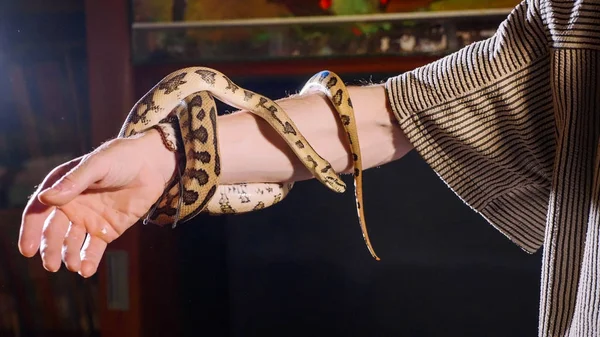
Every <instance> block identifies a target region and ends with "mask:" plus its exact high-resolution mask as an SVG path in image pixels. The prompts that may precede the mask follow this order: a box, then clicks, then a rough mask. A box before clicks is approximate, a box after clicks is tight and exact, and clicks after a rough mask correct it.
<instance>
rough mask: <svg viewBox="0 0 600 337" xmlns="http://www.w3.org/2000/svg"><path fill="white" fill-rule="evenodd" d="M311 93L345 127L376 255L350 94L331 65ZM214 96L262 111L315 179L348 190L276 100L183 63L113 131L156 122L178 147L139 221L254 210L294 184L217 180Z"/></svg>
mask: <svg viewBox="0 0 600 337" xmlns="http://www.w3.org/2000/svg"><path fill="white" fill-rule="evenodd" d="M312 92H317V93H320V94H323V95H325V96H326V97H327V98H328V100H329V101H330V102H331V103H332V105H333V107H334V108H335V110H336V112H337V114H338V116H339V119H340V122H341V124H342V125H343V127H344V130H345V131H346V135H347V141H348V143H349V147H350V150H351V156H352V162H353V167H354V170H353V178H354V186H355V189H354V190H355V193H354V196H355V201H356V209H357V215H358V219H359V224H360V227H361V232H362V236H363V239H364V241H365V243H366V246H367V248H368V250H369V252H370V254H371V256H372V257H373V258H375V259H376V260H377V261H379V260H380V258H379V257H378V256H377V254H376V253H375V251H374V249H373V247H372V244H371V241H370V239H369V235H368V231H367V226H366V222H365V215H364V207H363V188H362V171H363V168H362V159H361V151H360V143H359V139H358V130H357V124H356V118H355V116H354V109H353V106H352V101H351V99H350V95H349V93H348V90H347V88H346V86H345V84H344V82H343V81H342V79H341V78H340V77H339V76H338V75H337V74H335V73H334V72H332V71H329V70H323V71H320V72H318V73H316V74H314V75H313V76H312V77H310V79H309V80H308V81H307V82H306V83H305V85H304V86H303V87H302V89H301V90H300V92H299V96H302V95H307V94H309V93H312ZM215 98H216V99H218V100H219V101H221V102H224V103H225V104H228V105H230V106H232V107H234V108H237V109H240V110H247V111H249V112H251V113H253V114H255V115H257V116H259V117H260V118H262V119H263V120H264V121H266V122H267V123H268V124H269V125H270V126H271V127H272V128H273V129H274V130H275V131H276V132H277V134H278V135H279V136H280V137H282V138H283V140H284V141H285V142H286V144H287V145H288V146H289V147H290V149H291V150H292V151H293V152H294V154H295V155H296V156H297V157H298V158H299V160H300V161H301V162H302V164H303V165H304V166H305V167H306V168H307V169H308V170H309V172H310V173H311V174H312V175H313V176H314V177H315V178H316V179H317V180H318V181H319V182H320V183H322V184H323V185H324V186H326V187H327V188H328V189H330V190H332V191H334V192H336V193H343V192H345V191H346V184H345V183H344V181H343V180H342V179H341V177H340V175H339V174H338V173H337V172H335V170H334V169H333V168H332V166H331V164H330V163H329V162H328V161H327V160H326V159H325V158H323V157H322V156H321V155H319V154H318V153H317V152H316V151H315V149H314V148H313V147H312V146H311V144H310V143H309V142H308V141H307V139H306V138H305V137H304V136H303V135H302V134H301V133H300V131H299V129H298V128H297V126H296V125H295V123H294V122H293V121H292V119H291V118H290V117H289V116H288V115H287V114H286V112H285V111H284V109H283V108H282V107H281V106H280V105H279V104H278V103H277V102H275V101H273V100H271V99H269V98H268V97H266V96H264V95H261V94H259V93H257V92H254V91H251V90H248V89H245V88H243V87H241V86H239V85H237V84H236V83H235V82H233V81H232V80H231V79H230V78H229V77H227V76H226V75H225V74H223V73H222V72H220V71H218V70H216V69H212V68H208V67H200V66H197V67H187V68H183V69H179V70H176V71H174V72H172V73H170V74H168V75H166V76H165V77H164V78H162V79H161V80H160V81H159V82H158V83H157V84H156V85H154V86H153V87H152V88H151V89H150V90H149V91H148V92H146V94H144V95H143V96H142V97H141V98H140V99H139V100H138V101H137V102H136V103H135V104H134V106H133V107H132V108H131V110H130V111H129V114H128V115H127V117H126V119H125V121H124V123H123V125H122V126H121V129H120V131H119V134H118V136H117V138H128V137H133V136H135V135H139V134H142V133H144V132H147V131H148V130H150V129H156V130H158V131H159V134H160V135H161V137H162V140H163V143H164V145H165V146H166V147H167V148H168V149H169V150H170V151H173V152H176V153H178V154H179V160H178V165H177V170H176V171H177V174H176V175H174V177H173V178H172V179H171V181H170V183H169V184H167V186H166V187H165V189H164V192H163V195H162V196H161V197H160V198H159V200H158V201H157V202H156V203H155V204H154V205H153V207H152V208H151V209H150V210H149V211H148V212H147V214H146V215H145V219H144V224H147V223H150V222H152V223H154V224H157V225H159V226H164V225H167V224H171V225H172V226H173V227H175V225H176V224H177V223H178V222H179V223H183V222H186V221H188V220H190V219H191V218H193V217H194V216H196V215H197V214H199V213H202V212H204V213H208V214H211V215H219V214H242V213H247V212H252V211H257V210H261V209H264V208H267V207H270V206H273V205H275V204H277V203H279V202H280V201H281V200H283V199H284V198H285V197H286V196H287V195H288V194H289V193H290V191H291V189H292V188H293V186H294V182H285V183H283V182H260V183H254V182H252V183H239V184H220V183H219V177H220V173H221V165H220V157H219V155H220V151H219V142H218V139H217V127H218V125H217V121H218V118H217V116H218V115H217V107H216V102H215ZM179 149H181V150H180V151H178V150H179Z"/></svg>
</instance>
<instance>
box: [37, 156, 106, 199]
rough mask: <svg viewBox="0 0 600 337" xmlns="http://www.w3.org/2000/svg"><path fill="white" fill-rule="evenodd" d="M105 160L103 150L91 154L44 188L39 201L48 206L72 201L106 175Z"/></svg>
mask: <svg viewBox="0 0 600 337" xmlns="http://www.w3.org/2000/svg"><path fill="white" fill-rule="evenodd" d="M105 162H106V161H105V160H103V159H102V156H101V152H96V153H92V154H90V155H89V156H87V157H85V158H84V159H83V160H82V161H81V162H80V163H79V164H78V165H77V166H75V167H73V168H72V169H71V170H70V171H68V172H67V173H65V174H64V175H63V176H62V177H61V178H60V179H59V180H57V181H56V182H55V183H54V184H53V185H52V186H50V187H49V188H47V189H45V190H43V191H42V192H41V193H40V194H39V195H38V199H39V201H40V202H41V203H43V204H45V205H48V206H62V205H64V204H66V203H68V202H70V201H71V200H73V199H74V198H75V197H77V196H78V195H79V194H81V193H82V192H83V191H85V190H86V189H88V188H89V187H90V185H92V184H94V183H96V182H97V181H99V180H101V179H102V178H104V177H105V176H106V174H107V172H108V166H107V165H106V164H105Z"/></svg>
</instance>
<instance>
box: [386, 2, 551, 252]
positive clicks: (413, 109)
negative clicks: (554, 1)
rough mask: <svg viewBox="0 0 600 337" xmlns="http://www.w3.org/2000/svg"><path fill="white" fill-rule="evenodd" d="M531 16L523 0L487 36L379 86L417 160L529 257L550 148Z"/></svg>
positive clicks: (546, 94) (538, 39)
mask: <svg viewBox="0 0 600 337" xmlns="http://www.w3.org/2000/svg"><path fill="white" fill-rule="evenodd" d="M538 10H539V8H538V6H537V4H536V2H535V1H533V0H528V1H523V2H522V3H520V4H519V5H518V6H517V7H515V9H514V10H513V11H512V12H511V13H510V15H509V16H508V17H507V18H506V20H504V21H503V23H502V24H501V25H500V27H499V28H498V30H497V31H496V34H495V35H494V36H493V37H491V38H489V39H487V40H484V41H480V42H476V43H473V44H471V45H469V46H467V47H465V48H463V49H462V50H460V51H458V52H456V53H453V54H451V55H448V56H446V57H444V58H442V59H440V60H438V61H436V62H434V63H431V64H428V65H426V66H423V67H421V68H417V69H415V70H413V71H411V72H407V73H404V74H401V75H399V76H397V77H393V78H390V79H389V80H388V81H387V83H386V90H387V93H388V98H389V100H390V103H391V106H392V109H393V111H394V114H395V115H396V117H397V119H398V121H399V123H400V126H401V127H402V129H403V130H404V132H405V134H406V136H407V137H408V138H409V140H410V141H411V142H412V144H413V145H414V147H415V149H416V150H417V151H418V152H419V153H420V155H421V156H422V158H423V159H424V160H425V161H426V162H427V163H428V164H429V165H430V166H431V167H432V168H433V170H435V172H436V173H437V174H438V175H439V176H440V178H441V179H442V180H443V181H444V182H445V183H446V184H447V185H448V186H449V187H450V188H451V189H452V190H453V191H454V192H455V193H456V194H457V195H458V196H459V197H460V198H461V199H462V200H463V201H464V202H465V203H466V204H468V205H469V206H470V207H471V208H473V209H474V210H475V211H477V212H478V213H479V214H481V215H482V216H483V217H484V218H485V219H486V220H487V221H488V222H489V223H490V224H492V225H493V226H494V227H495V228H496V229H498V230H499V231H500V232H501V233H503V234H504V235H506V236H507V237H508V238H509V239H510V240H511V241H513V242H514V243H515V244H517V245H518V246H520V247H521V248H522V249H524V250H525V251H527V252H530V253H533V252H535V251H536V250H537V249H539V248H540V246H541V245H542V243H543V242H544V230H545V225H546V213H547V209H548V200H549V195H550V187H551V183H552V168H553V161H554V152H555V128H554V116H553V105H552V90H551V87H550V75H549V74H550V72H549V68H550V58H549V52H548V47H547V40H548V37H547V31H546V29H545V28H544V23H543V20H542V19H541V18H540V15H539V11H538Z"/></svg>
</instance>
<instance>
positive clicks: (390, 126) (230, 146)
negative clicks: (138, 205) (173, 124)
mask: <svg viewBox="0 0 600 337" xmlns="http://www.w3.org/2000/svg"><path fill="white" fill-rule="evenodd" d="M348 90H349V92H350V97H351V99H352V103H353V106H354V113H355V116H356V121H357V126H358V134H359V139H360V146H361V149H362V159H363V168H364V169H367V168H371V167H374V166H378V165H382V164H385V163H388V162H390V161H392V160H395V159H397V158H399V157H401V156H403V155H404V154H406V153H407V152H408V151H410V150H411V149H412V146H411V145H410V143H409V142H408V140H407V139H406V137H405V136H404V134H403V133H402V131H401V129H400V127H399V126H398V124H397V122H396V119H395V117H394V116H393V115H392V112H391V108H390V107H389V103H388V100H387V98H386V92H385V89H384V87H383V85H374V86H365V87H349V88H348ZM277 102H278V103H279V104H280V106H281V107H282V108H283V109H284V110H285V112H286V113H287V114H288V115H289V116H290V118H291V119H292V120H293V121H294V123H295V124H296V126H297V128H298V129H299V130H300V132H301V133H302V134H303V135H304V136H305V137H306V139H307V140H308V142H309V143H310V144H311V145H312V146H313V147H314V149H315V150H316V151H317V153H319V154H320V155H321V156H322V157H323V158H325V159H326V160H327V161H329V162H330V163H331V165H332V166H333V168H334V169H335V170H336V172H338V173H348V172H351V170H352V161H351V157H350V152H349V147H348V144H347V143H348V140H347V138H346V134H345V132H344V130H343V128H342V125H341V123H340V121H339V117H338V115H337V113H336V112H335V110H334V109H333V107H332V105H331V103H330V102H329V100H328V99H327V98H326V97H324V96H322V95H319V94H310V95H306V96H294V97H289V98H284V99H280V100H278V101H277ZM217 124H218V128H217V136H218V139H219V142H220V144H219V147H220V152H221V174H222V175H221V183H223V184H233V183H241V182H282V181H300V180H306V179H310V178H312V175H311V174H310V172H309V171H308V170H307V169H306V168H305V167H304V165H302V163H301V162H300V160H299V159H298V158H297V157H296V155H295V154H294V153H293V152H292V150H291V149H290V148H289V147H288V145H287V144H286V143H285V141H284V140H283V139H282V138H281V136H279V134H277V132H276V131H275V130H274V129H273V128H272V127H271V126H270V125H268V124H267V122H266V121H264V120H263V119H262V118H260V117H258V116H256V115H254V114H252V113H250V112H248V111H238V112H235V113H232V114H228V115H224V116H219V117H218V123H217ZM149 139H150V142H152V143H156V142H160V136H158V134H157V133H156V132H152V133H151V134H150V135H149ZM153 146H155V144H154V145H153ZM156 155H157V156H159V157H160V158H158V160H157V162H160V163H161V164H160V165H161V168H160V169H161V170H162V171H163V172H164V174H165V177H166V178H170V177H171V175H172V174H173V170H174V168H175V159H174V158H175V157H174V156H173V154H172V153H169V152H168V151H167V150H166V149H165V150H162V149H161V150H159V151H157V152H156Z"/></svg>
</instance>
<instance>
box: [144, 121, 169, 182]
mask: <svg viewBox="0 0 600 337" xmlns="http://www.w3.org/2000/svg"><path fill="white" fill-rule="evenodd" d="M139 141H140V143H141V144H140V148H141V151H142V153H148V154H150V155H151V158H150V160H151V162H152V167H154V168H155V169H157V170H158V172H159V173H160V175H161V176H162V178H163V181H164V183H165V185H166V184H167V183H168V182H169V181H170V180H171V179H172V178H173V176H174V174H175V167H176V163H177V152H176V151H171V150H169V149H168V148H167V146H165V144H164V139H163V136H162V135H161V134H160V132H159V131H158V130H156V129H150V130H148V131H147V132H145V133H144V135H143V136H141V137H140V138H139Z"/></svg>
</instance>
